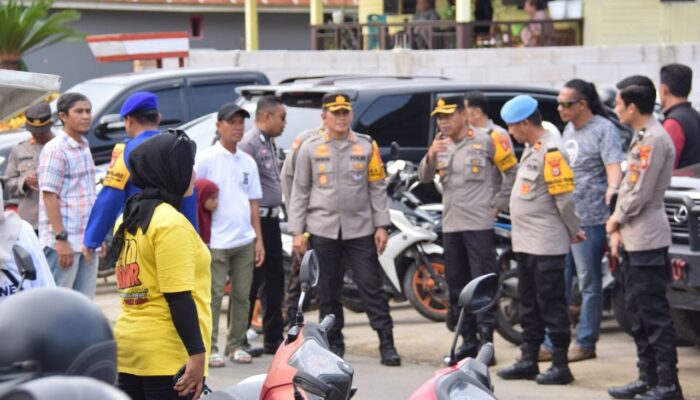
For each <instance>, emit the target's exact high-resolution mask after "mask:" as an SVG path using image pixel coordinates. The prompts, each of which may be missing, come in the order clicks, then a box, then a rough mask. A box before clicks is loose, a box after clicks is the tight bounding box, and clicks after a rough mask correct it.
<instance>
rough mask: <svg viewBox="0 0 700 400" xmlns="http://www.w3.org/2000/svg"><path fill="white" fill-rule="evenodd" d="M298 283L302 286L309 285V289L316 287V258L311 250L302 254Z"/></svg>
mask: <svg viewBox="0 0 700 400" xmlns="http://www.w3.org/2000/svg"><path fill="white" fill-rule="evenodd" d="M299 281H300V282H301V283H302V285H309V286H310V287H316V284H318V257H316V253H315V252H314V251H313V249H311V250H307V251H306V253H304V258H302V260H301V266H300V267H299Z"/></svg>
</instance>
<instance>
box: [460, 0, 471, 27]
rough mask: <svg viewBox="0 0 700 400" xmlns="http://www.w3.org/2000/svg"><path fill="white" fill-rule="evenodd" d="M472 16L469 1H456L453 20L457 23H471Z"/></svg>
mask: <svg viewBox="0 0 700 400" xmlns="http://www.w3.org/2000/svg"><path fill="white" fill-rule="evenodd" d="M473 15H474V12H473V11H472V1H471V0H456V2H455V20H456V21H457V22H472V16H473Z"/></svg>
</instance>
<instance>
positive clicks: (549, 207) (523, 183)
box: [498, 95, 585, 385]
mask: <svg viewBox="0 0 700 400" xmlns="http://www.w3.org/2000/svg"><path fill="white" fill-rule="evenodd" d="M537 107H538V103H537V100H535V99H534V98H532V97H531V96H527V95H520V96H517V97H515V98H513V99H511V100H509V101H508V102H507V103H506V104H505V105H504V106H503V108H502V109H501V117H502V118H503V120H504V121H505V122H506V123H507V124H508V131H509V132H510V133H511V134H512V135H513V137H514V138H515V140H517V141H518V142H520V143H524V144H526V148H525V151H524V152H523V155H522V158H521V160H520V166H519V167H518V174H517V177H516V180H515V185H514V186H513V191H512V193H511V196H510V215H511V220H512V223H513V238H512V240H513V251H514V252H515V254H516V259H517V261H518V293H519V295H520V301H521V303H520V321H521V325H522V327H523V342H524V343H523V345H522V347H521V351H522V356H521V359H520V361H518V362H517V363H515V364H514V365H512V366H510V367H508V368H505V369H502V370H500V371H498V376H500V377H501V378H503V379H536V381H537V383H539V384H550V385H551V384H558V385H561V384H567V383H569V382H571V381H573V380H574V377H573V375H572V374H571V370H569V362H568V359H567V352H568V347H569V342H570V341H571V329H570V326H569V313H568V307H567V303H566V296H565V294H564V288H565V284H564V266H565V265H566V254H568V253H569V249H570V245H571V243H572V242H573V243H577V242H580V241H582V240H585V234H584V233H583V230H581V229H580V228H579V220H578V217H577V216H576V213H575V210H574V203H573V192H574V174H573V172H572V170H571V167H570V166H569V164H568V161H567V159H566V158H565V157H564V154H563V152H562V151H561V149H560V148H559V147H558V146H557V143H558V141H557V139H558V138H555V137H554V134H553V133H551V132H549V131H547V130H545V129H544V127H543V126H542V116H541V114H540V112H539V110H538V109H537ZM545 329H546V330H547V332H548V333H549V336H550V338H551V340H552V345H553V347H554V348H553V351H552V366H551V367H550V368H549V369H548V370H547V371H546V372H544V373H542V374H540V373H539V366H538V364H537V355H538V352H539V348H540V345H541V344H542V342H543V341H544V335H545Z"/></svg>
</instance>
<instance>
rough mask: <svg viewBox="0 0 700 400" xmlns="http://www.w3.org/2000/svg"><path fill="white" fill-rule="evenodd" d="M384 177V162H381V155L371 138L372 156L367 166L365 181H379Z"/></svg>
mask: <svg viewBox="0 0 700 400" xmlns="http://www.w3.org/2000/svg"><path fill="white" fill-rule="evenodd" d="M384 178H386V173H385V172H384V163H383V162H382V155H381V153H380V152H379V146H377V142H375V141H374V140H372V158H370V160H369V165H368V166H367V181H368V182H369V183H373V182H377V181H381V180H383V179H384Z"/></svg>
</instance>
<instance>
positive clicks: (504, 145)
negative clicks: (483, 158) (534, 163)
mask: <svg viewBox="0 0 700 400" xmlns="http://www.w3.org/2000/svg"><path fill="white" fill-rule="evenodd" d="M491 139H492V140H493V145H494V148H495V149H496V152H495V154H494V155H493V163H494V164H496V167H497V168H498V170H499V171H501V172H506V171H508V170H509V169H511V168H513V167H514V166H515V165H517V164H518V159H517V158H515V154H513V149H512V148H511V145H510V138H509V137H508V136H505V135H503V134H502V133H500V132H498V131H496V130H494V131H493V132H491Z"/></svg>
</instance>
